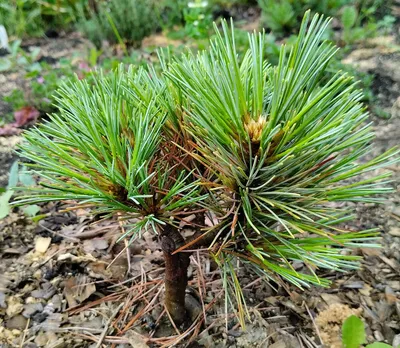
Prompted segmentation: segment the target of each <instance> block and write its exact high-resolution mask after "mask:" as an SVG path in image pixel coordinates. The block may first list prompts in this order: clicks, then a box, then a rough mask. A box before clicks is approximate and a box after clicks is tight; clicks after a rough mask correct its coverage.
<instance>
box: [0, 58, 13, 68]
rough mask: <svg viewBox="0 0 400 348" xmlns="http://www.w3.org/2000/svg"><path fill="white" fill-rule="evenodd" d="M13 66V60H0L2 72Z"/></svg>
mask: <svg viewBox="0 0 400 348" xmlns="http://www.w3.org/2000/svg"><path fill="white" fill-rule="evenodd" d="M11 66H12V64H11V60H9V59H7V58H2V59H0V71H7V70H8V69H10V68H11Z"/></svg>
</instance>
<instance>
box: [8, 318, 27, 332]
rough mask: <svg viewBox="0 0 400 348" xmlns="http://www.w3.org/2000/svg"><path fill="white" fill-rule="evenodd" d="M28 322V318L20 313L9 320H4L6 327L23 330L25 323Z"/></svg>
mask: <svg viewBox="0 0 400 348" xmlns="http://www.w3.org/2000/svg"><path fill="white" fill-rule="evenodd" d="M27 322H28V319H26V318H25V317H24V316H22V315H16V316H15V317H13V318H11V319H10V320H7V322H6V327H7V329H10V330H14V329H17V330H24V329H25V327H26V323H27Z"/></svg>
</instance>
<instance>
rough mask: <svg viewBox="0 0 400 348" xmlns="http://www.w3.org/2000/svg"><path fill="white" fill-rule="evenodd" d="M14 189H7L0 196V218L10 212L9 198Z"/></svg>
mask: <svg viewBox="0 0 400 348" xmlns="http://www.w3.org/2000/svg"><path fill="white" fill-rule="evenodd" d="M13 194H14V191H12V190H8V191H6V192H5V193H3V194H2V195H1V196H0V219H4V218H5V217H6V216H7V215H8V214H9V213H10V209H11V208H10V204H9V202H10V199H11V196H12V195H13Z"/></svg>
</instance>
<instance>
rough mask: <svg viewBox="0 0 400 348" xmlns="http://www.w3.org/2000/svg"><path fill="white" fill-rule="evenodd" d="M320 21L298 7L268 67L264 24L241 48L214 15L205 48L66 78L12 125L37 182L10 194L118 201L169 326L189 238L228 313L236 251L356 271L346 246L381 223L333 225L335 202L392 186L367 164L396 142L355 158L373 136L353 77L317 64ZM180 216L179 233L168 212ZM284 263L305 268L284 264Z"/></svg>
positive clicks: (269, 263) (233, 297) (271, 272)
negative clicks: (50, 110)
mask: <svg viewBox="0 0 400 348" xmlns="http://www.w3.org/2000/svg"><path fill="white" fill-rule="evenodd" d="M328 22H329V21H328V20H325V19H323V18H322V17H320V16H318V15H316V16H314V17H313V18H312V20H310V19H309V13H307V14H306V15H305V17H304V20H303V23H302V26H301V29H300V32H299V35H298V38H297V41H296V43H295V44H294V46H293V48H292V49H291V50H290V52H286V49H285V46H282V48H281V52H280V58H279V63H278V65H277V66H274V67H272V66H270V65H269V64H268V62H267V61H265V60H264V58H263V54H264V52H265V47H264V45H265V40H264V35H263V34H262V33H260V34H257V33H254V34H252V35H249V44H250V46H249V47H250V48H249V50H248V51H247V52H246V53H245V55H244V57H243V58H242V59H240V60H239V59H238V54H237V52H236V49H235V44H234V37H233V28H230V27H229V26H228V25H227V24H226V23H223V25H222V31H219V30H218V29H216V38H215V39H214V40H212V41H211V44H210V48H209V49H208V50H206V51H203V52H200V53H198V54H192V53H188V54H185V55H183V56H181V57H173V58H168V59H164V58H163V57H161V62H162V64H161V65H162V73H161V74H157V73H156V72H155V70H154V69H152V68H151V67H148V68H147V69H144V68H139V69H135V68H133V67H130V68H129V70H128V71H126V70H125V69H123V68H122V67H120V68H119V69H117V70H116V71H114V72H113V73H111V74H109V75H107V76H103V75H102V74H101V73H99V75H98V77H97V78H96V79H95V82H94V84H93V85H89V84H88V83H87V82H86V81H85V80H82V81H79V80H76V81H74V82H72V83H69V84H66V85H64V86H63V87H62V88H61V89H60V90H59V92H58V97H57V102H58V109H59V111H58V113H56V114H54V115H51V116H50V120H49V121H47V122H45V123H43V124H42V125H40V126H39V127H37V128H35V129H32V130H29V131H27V132H26V133H25V141H24V143H23V144H22V145H21V155H22V156H23V157H25V158H27V159H28V160H29V161H30V162H31V166H32V167H33V170H34V171H35V173H37V174H39V175H40V177H41V178H42V181H41V187H39V188H36V189H31V190H30V191H29V192H28V193H27V194H25V195H24V196H21V197H19V199H18V202H17V203H18V204H27V203H34V202H45V201H54V200H68V201H69V202H70V201H76V202H78V203H80V204H83V205H84V206H85V207H88V206H90V207H92V208H93V209H94V211H95V213H102V214H103V215H104V214H105V215H108V216H113V215H114V214H117V213H118V214H119V215H120V216H122V217H123V218H124V219H127V220H131V221H133V222H132V226H131V228H130V229H129V230H128V231H127V232H126V234H125V235H123V236H122V237H121V238H128V239H129V242H131V243H133V242H134V241H135V239H136V238H140V237H141V235H142V234H143V233H145V232H147V233H154V234H155V235H156V236H157V237H158V240H159V242H160V248H161V249H162V251H163V254H164V257H165V302H166V307H167V309H168V311H169V312H170V314H171V317H172V318H173V320H174V321H175V322H177V323H182V322H183V321H184V320H185V289H186V286H187V282H188V280H187V268H188V265H189V255H190V253H189V252H188V251H189V250H194V249H197V248H200V247H201V248H208V250H209V252H210V256H211V257H212V258H213V259H214V260H215V261H216V263H217V264H218V266H219V267H220V270H221V274H222V279H223V284H224V287H225V289H226V294H227V295H226V296H227V300H226V301H227V303H231V304H232V305H236V306H237V308H238V309H239V314H240V315H239V317H240V319H241V320H243V319H244V314H245V313H246V305H245V300H244V297H243V294H242V291H241V288H240V284H239V280H238V277H237V274H236V271H235V269H236V264H237V262H238V260H239V261H240V263H241V264H242V265H243V267H246V268H248V269H251V270H253V271H254V272H256V273H258V274H260V275H262V276H263V277H264V279H266V280H267V281H268V280H273V281H274V282H278V283H279V282H281V281H287V282H290V283H292V284H294V285H295V286H298V287H300V288H302V287H304V286H308V285H310V284H316V285H321V286H328V285H329V281H328V280H326V279H323V278H321V277H320V276H319V275H318V274H319V271H320V270H321V269H328V270H336V271H344V270H346V269H354V268H356V267H357V265H358V259H359V258H358V257H357V256H354V255H352V254H351V253H343V250H344V249H349V248H354V247H359V246H363V247H364V246H371V245H374V243H375V239H376V238H377V235H378V232H377V231H376V230H366V231H359V232H354V231H346V230H345V229H343V228H342V227H341V225H340V224H341V223H343V222H345V221H347V220H349V219H351V218H352V214H351V212H349V211H346V210H344V209H343V208H342V207H341V208H338V206H337V205H334V204H332V202H338V201H339V202H341V201H352V202H378V201H379V200H380V199H379V198H377V197H376V196H375V197H373V196H374V195H377V194H383V193H385V192H387V191H388V190H390V189H389V188H388V187H387V185H386V184H387V183H388V177H389V176H390V173H386V172H384V171H382V170H380V169H381V168H383V167H384V166H387V165H389V164H391V163H393V161H395V160H397V157H396V154H397V153H398V150H397V149H392V150H390V151H388V152H387V153H384V154H382V155H380V156H378V157H376V158H374V159H372V160H370V161H369V162H359V161H358V160H359V159H360V157H362V156H365V155H366V154H368V152H369V151H370V150H371V145H370V144H371V140H372V139H373V137H374V135H373V133H372V130H371V126H370V125H369V124H368V123H367V118H368V115H367V112H366V110H365V107H364V106H363V105H362V104H361V103H360V100H361V97H362V93H361V92H360V91H359V90H357V88H356V87H355V83H354V81H353V79H352V77H350V76H348V75H347V74H344V73H342V72H337V74H335V75H334V76H332V78H330V79H326V75H324V72H325V69H326V67H327V66H328V64H329V61H330V59H331V58H332V57H333V56H334V54H335V52H336V50H337V49H336V48H335V47H334V46H333V45H332V44H330V43H329V42H325V41H323V40H322V39H323V34H324V31H325V29H326V27H327V25H328ZM323 78H324V79H323ZM321 81H325V82H321ZM367 172H374V173H377V174H376V175H368V176H365V175H363V174H365V173H367ZM190 215H192V216H195V219H194V220H193V221H192V222H191V224H192V226H193V235H192V236H190V237H186V238H185V237H184V236H183V235H182V233H181V231H180V230H179V223H180V222H181V221H185V219H186V218H187V217H188V216H190ZM207 216H208V217H209V218H208V220H210V221H213V224H212V226H210V224H208V225H207V224H205V219H206V217H207ZM184 249H186V250H185V252H182V251H184ZM296 260H299V261H301V262H303V263H304V265H306V267H307V268H308V271H307V272H304V273H301V272H299V271H296V270H295V269H294V268H293V266H292V263H293V261H296Z"/></svg>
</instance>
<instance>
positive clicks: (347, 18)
mask: <svg viewBox="0 0 400 348" xmlns="http://www.w3.org/2000/svg"><path fill="white" fill-rule="evenodd" d="M356 19H357V9H356V8H355V7H354V6H346V7H344V9H343V13H342V24H343V27H344V29H346V30H349V29H351V28H352V27H353V26H354V24H355V23H356Z"/></svg>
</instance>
